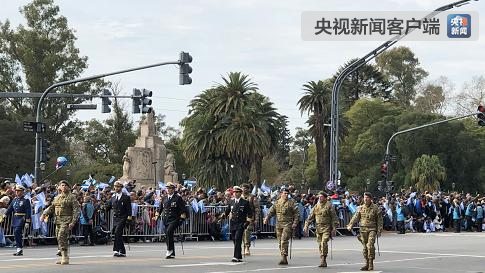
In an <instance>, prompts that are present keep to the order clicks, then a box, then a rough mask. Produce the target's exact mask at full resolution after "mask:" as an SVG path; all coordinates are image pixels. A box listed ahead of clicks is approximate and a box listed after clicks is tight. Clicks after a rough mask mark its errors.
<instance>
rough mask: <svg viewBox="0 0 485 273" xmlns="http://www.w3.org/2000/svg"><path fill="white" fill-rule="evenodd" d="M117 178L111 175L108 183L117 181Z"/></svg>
mask: <svg viewBox="0 0 485 273" xmlns="http://www.w3.org/2000/svg"><path fill="white" fill-rule="evenodd" d="M115 179H116V177H114V176H111V178H110V179H109V181H108V184H111V183H113V182H115Z"/></svg>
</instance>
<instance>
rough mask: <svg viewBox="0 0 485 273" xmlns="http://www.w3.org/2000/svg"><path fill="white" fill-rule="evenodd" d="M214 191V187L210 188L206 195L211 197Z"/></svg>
mask: <svg viewBox="0 0 485 273" xmlns="http://www.w3.org/2000/svg"><path fill="white" fill-rule="evenodd" d="M214 191H215V189H214V187H211V188H210V189H209V190H208V191H207V195H212V194H213V193H214Z"/></svg>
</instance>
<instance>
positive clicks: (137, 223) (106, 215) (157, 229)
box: [0, 205, 351, 240]
mask: <svg viewBox="0 0 485 273" xmlns="http://www.w3.org/2000/svg"><path fill="white" fill-rule="evenodd" d="M187 207H188V210H189V217H187V219H186V220H185V221H184V222H183V224H182V225H181V226H180V227H179V228H178V229H177V230H176V233H175V234H176V235H177V236H178V235H183V236H185V238H189V239H190V238H192V239H198V237H200V236H211V235H212V234H213V233H214V231H215V229H216V231H219V232H220V230H221V226H223V225H225V224H228V225H229V223H228V220H227V219H226V220H223V221H222V223H220V225H219V224H218V223H217V217H218V216H219V215H220V214H221V213H223V212H224V210H225V209H226V206H205V210H203V211H202V210H200V209H199V211H198V212H195V211H194V210H193V209H192V208H191V207H190V206H187ZM156 209H157V208H156V207H154V206H150V205H139V206H138V207H137V209H136V212H135V213H134V215H133V221H131V222H128V224H127V227H126V228H125V230H124V236H126V237H130V238H133V237H134V238H136V237H144V238H156V237H159V238H160V237H162V236H164V235H165V231H164V225H163V222H162V220H161V219H160V218H159V219H158V220H154V219H153V217H154V216H155V210H156ZM264 216H265V215H264V213H263V212H262V213H261V216H260V217H259V219H258V221H257V223H255V225H256V226H255V232H258V233H259V234H264V235H274V233H275V227H274V223H275V222H274V220H273V221H269V223H268V224H266V225H265V224H263V218H264ZM39 217H40V214H39V216H36V215H33V216H32V221H31V225H30V228H29V230H26V231H25V232H24V239H30V240H36V239H42V238H46V239H50V238H55V224H54V217H49V219H48V222H47V223H40V221H39V219H37V218H39ZM337 217H338V219H339V226H338V229H344V228H346V225H347V223H349V221H350V218H351V214H350V212H349V211H348V209H339V210H337ZM11 221H12V218H11V216H7V217H6V218H5V221H4V222H3V223H2V224H0V229H3V233H4V235H5V237H9V238H12V239H13V227H12V225H11ZM36 221H38V222H36ZM96 226H101V227H102V229H103V230H104V231H108V232H109V231H111V229H112V227H113V217H112V214H111V211H104V210H96V211H95V215H94V218H93V228H94V227H96ZM226 230H227V232H228V233H230V227H229V226H228V227H227V228H226ZM0 232H1V231H0ZM72 235H73V236H75V237H78V238H79V237H82V236H83V235H82V228H81V224H80V223H79V221H78V224H77V226H76V227H75V228H74V229H73V230H72Z"/></svg>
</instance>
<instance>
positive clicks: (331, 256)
mask: <svg viewBox="0 0 485 273" xmlns="http://www.w3.org/2000/svg"><path fill="white" fill-rule="evenodd" d="M330 260H333V237H332V235H331V234H330Z"/></svg>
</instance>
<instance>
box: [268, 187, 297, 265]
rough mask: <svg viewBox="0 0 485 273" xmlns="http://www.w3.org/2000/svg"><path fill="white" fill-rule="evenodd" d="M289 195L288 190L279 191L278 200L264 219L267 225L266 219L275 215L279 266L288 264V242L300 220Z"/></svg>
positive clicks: (295, 206)
mask: <svg viewBox="0 0 485 273" xmlns="http://www.w3.org/2000/svg"><path fill="white" fill-rule="evenodd" d="M289 194H290V191H289V190H288V189H283V190H281V196H280V198H279V199H278V200H276V202H275V204H274V205H273V206H271V208H270V209H269V211H268V215H266V217H265V218H264V224H267V223H268V219H270V218H271V217H273V216H274V215H275V214H276V238H277V239H278V244H279V247H280V254H281V261H280V262H279V264H280V265H286V264H288V260H287V258H286V257H287V256H288V240H289V239H290V238H291V236H293V230H294V229H295V228H296V227H297V225H298V221H299V219H300V212H299V210H298V207H297V205H296V203H295V201H294V200H293V199H288V195H289Z"/></svg>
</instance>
